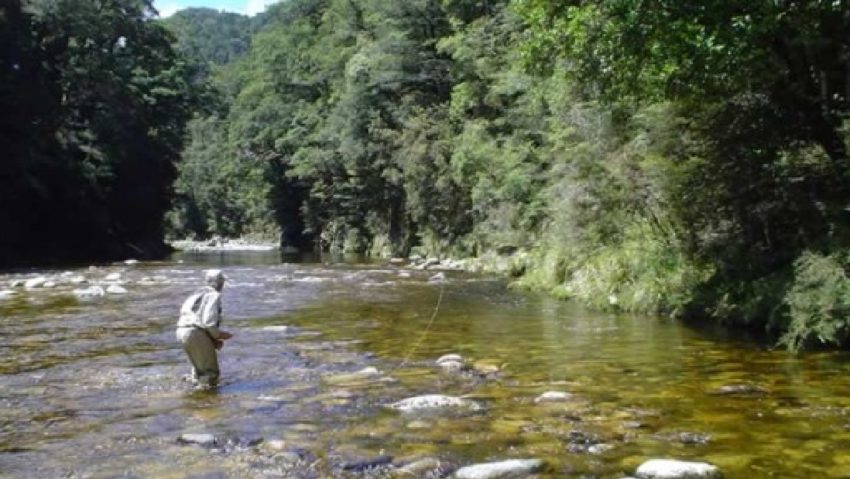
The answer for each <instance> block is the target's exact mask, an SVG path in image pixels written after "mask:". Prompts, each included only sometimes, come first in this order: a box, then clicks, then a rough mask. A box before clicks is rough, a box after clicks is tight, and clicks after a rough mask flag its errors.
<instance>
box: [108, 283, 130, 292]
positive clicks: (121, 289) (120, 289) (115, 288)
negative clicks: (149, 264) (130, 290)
mask: <svg viewBox="0 0 850 479" xmlns="http://www.w3.org/2000/svg"><path fill="white" fill-rule="evenodd" d="M106 292H107V293H109V294H127V289H126V288H124V287H123V286H118V285H117V284H112V285H109V286H108V287H107V288H106Z"/></svg>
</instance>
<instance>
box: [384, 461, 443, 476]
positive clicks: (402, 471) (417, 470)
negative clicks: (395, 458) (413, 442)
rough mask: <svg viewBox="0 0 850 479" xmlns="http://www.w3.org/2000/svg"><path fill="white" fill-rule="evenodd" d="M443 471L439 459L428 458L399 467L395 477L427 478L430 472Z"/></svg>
mask: <svg viewBox="0 0 850 479" xmlns="http://www.w3.org/2000/svg"><path fill="white" fill-rule="evenodd" d="M442 469H443V463H442V462H440V460H439V459H435V458H433V457H426V458H424V459H419V460H418V461H413V462H411V463H409V464H405V465H404V466H401V467H399V468H398V469H396V470H395V474H394V475H393V477H426V475H427V474H428V473H429V472H433V471H437V470H442Z"/></svg>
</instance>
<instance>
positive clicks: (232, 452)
mask: <svg viewBox="0 0 850 479" xmlns="http://www.w3.org/2000/svg"><path fill="white" fill-rule="evenodd" d="M213 266H215V267H222V268H223V269H225V273H226V274H227V275H228V276H229V277H230V278H231V280H230V281H229V283H228V285H227V287H226V289H225V292H224V312H225V324H226V329H230V330H231V331H233V332H234V333H235V337H234V339H233V340H231V341H229V342H228V343H227V345H226V346H225V348H224V350H223V351H222V353H221V365H222V371H223V383H222V385H221V386H220V387H219V388H218V389H217V390H216V391H213V392H203V391H195V390H193V389H192V388H191V386H190V384H189V383H187V382H185V381H184V380H183V379H182V376H183V375H184V374H186V373H187V372H188V365H187V363H186V360H185V358H184V356H183V353H182V351H181V350H180V348H179V344H177V343H176V342H175V340H174V331H173V325H174V323H175V321H176V311H177V309H178V308H179V305H180V303H181V301H182V299H183V298H184V297H185V296H187V295H188V294H189V293H190V292H192V291H193V290H194V289H195V288H196V287H197V285H198V282H199V278H200V277H201V271H202V270H203V269H204V268H207V267H213ZM115 272H119V273H120V274H121V278H120V280H119V281H120V282H122V283H123V286H124V287H125V288H126V289H127V290H128V293H127V294H125V295H109V294H107V295H105V296H103V297H94V298H90V299H77V298H76V297H75V296H74V294H73V292H72V291H73V290H74V289H78V288H83V287H87V286H91V285H92V284H101V283H102V284H106V283H104V281H105V278H106V276H107V275H108V274H110V273H115ZM62 274H63V272H62V271H48V270H41V271H31V272H17V273H14V274H11V273H9V274H4V275H0V290H8V289H10V288H9V283H10V282H11V281H13V280H16V279H20V278H30V277H33V276H37V275H45V276H49V277H51V278H54V277H55V278H57V282H58V283H59V284H58V286H56V287H55V288H52V289H36V290H31V291H26V290H24V289H23V288H17V289H16V290H15V291H16V292H17V293H18V294H16V295H13V296H11V297H8V298H5V299H0V321H2V328H0V338H2V341H1V342H0V475H3V476H6V477H145V478H147V477H151V478H169V477H174V478H182V477H208V478H212V477H299V478H300V477H304V478H307V477H362V476H364V475H368V476H372V477H374V476H380V475H382V474H384V473H385V472H386V471H387V470H388V468H384V469H380V468H379V469H374V470H371V471H367V472H358V471H357V470H351V471H349V470H347V469H346V468H345V465H346V464H349V465H350V464H352V463H353V462H356V461H358V460H364V459H365V460H371V459H374V458H377V457H378V456H381V455H389V456H392V457H393V459H394V461H395V462H396V463H404V462H408V461H411V460H414V459H418V458H422V457H434V458H438V459H441V460H443V461H445V462H446V463H449V464H451V465H454V466H463V465H467V464H472V463H477V462H484V461H491V460H502V459H509V458H540V459H544V460H545V461H546V462H547V464H548V471H547V472H546V473H544V474H542V475H541V476H540V477H600V478H608V477H611V478H620V477H623V476H625V475H629V474H633V473H634V470H635V468H636V467H637V466H638V465H639V464H640V463H641V462H643V461H645V460H647V459H650V458H655V457H673V458H679V459H688V460H699V461H708V462H711V463H714V464H716V465H718V466H719V467H720V468H721V470H722V471H723V472H724V473H725V475H726V477H727V478H729V477H731V478H734V477H748V478H759V477H783V478H789V477H792V478H794V477H800V478H804V477H850V454H847V453H846V451H847V450H850V415H849V413H850V374H848V373H850V361H848V356H847V355H846V354H841V353H814V354H807V355H801V356H797V357H794V356H790V355H788V354H787V353H785V352H784V351H781V350H770V349H769V348H766V347H764V346H762V345H759V344H757V343H748V342H745V341H738V340H734V339H729V338H724V339H720V338H718V337H716V336H713V335H711V334H709V333H706V332H700V331H695V330H692V329H688V328H686V327H683V326H682V325H680V324H679V323H677V322H673V321H668V320H661V319H655V318H646V317H633V316H616V315H601V314H595V313H589V312H587V311H583V310H582V309H579V308H577V307H576V306H574V305H571V304H568V303H563V302H558V301H553V300H551V299H548V298H545V297H541V296H538V295H532V294H525V293H517V292H512V291H509V290H508V289H507V288H506V286H505V284H504V282H503V281H501V280H499V279H495V278H488V277H482V276H473V275H468V274H464V273H457V272H447V273H446V276H447V281H446V282H445V283H430V282H429V281H428V279H429V277H430V276H432V275H433V274H434V272H428V271H415V270H408V269H404V268H400V267H395V266H387V265H383V264H371V265H369V264H356V263H332V264H326V263H318V262H314V263H281V262H280V258H279V257H278V256H276V255H274V254H270V253H251V254H238V253H226V254H196V255H183V256H178V257H175V258H174V260H172V261H168V262H161V263H142V264H138V265H133V266H127V265H124V264H117V265H106V266H101V267H98V268H95V269H91V270H90V269H88V268H83V269H79V270H72V271H70V272H69V273H65V274H64V276H62ZM76 275H82V276H85V277H86V279H87V280H88V281H89V283H88V284H82V285H79V284H78V285H73V284H70V283H69V282H68V281H69V278H72V277H73V276H76ZM0 297H2V296H0ZM438 305H439V307H437V306H438ZM432 320H433V321H432ZM447 353H458V354H461V355H462V356H464V358H466V360H467V362H468V364H469V365H474V366H475V368H477V370H476V369H471V370H469V371H466V372H463V373H447V372H443V371H441V370H440V369H439V368H438V367H436V366H435V364H434V362H435V360H436V359H437V358H438V357H439V356H441V355H443V354H447ZM366 367H374V368H376V369H377V370H378V371H380V374H371V375H370V374H365V373H364V374H357V373H356V372H357V371H361V370H363V369H364V368H366ZM729 385H746V386H747V387H749V390H743V391H741V392H739V393H736V394H718V392H719V390H720V388H722V387H723V386H729ZM546 391H564V392H569V393H571V394H573V396H572V398H571V399H570V400H568V401H566V402H559V403H537V402H535V401H534V399H535V398H536V397H537V396H539V395H540V394H541V393H543V392H546ZM431 393H440V394H447V395H455V396H466V397H468V398H472V399H474V400H475V401H477V402H478V403H479V404H480V405H482V406H484V409H483V410H482V411H478V412H473V413H453V414H446V413H439V414H434V413H431V414H418V415H415V414H414V415H412V414H401V413H398V412H395V411H392V410H389V409H387V408H385V407H384V405H386V404H389V403H391V402H394V401H397V400H400V399H403V398H406V397H409V396H413V395H418V394H431ZM184 433H211V434H215V435H217V436H218V437H219V438H230V440H229V442H220V444H219V446H218V447H215V448H204V447H200V446H197V445H183V444H180V443H178V441H177V438H178V437H179V436H180V435H181V434H184ZM259 438H262V439H263V440H264V441H263V442H262V443H261V444H259V445H256V446H254V445H252V444H253V442H255V441H254V440H255V439H259ZM352 469H357V468H352Z"/></svg>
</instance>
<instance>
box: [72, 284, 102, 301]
mask: <svg viewBox="0 0 850 479" xmlns="http://www.w3.org/2000/svg"><path fill="white" fill-rule="evenodd" d="M104 294H106V292H105V291H104V290H103V288H101V287H100V286H91V287H89V288H85V289H75V290H74V295H75V296H77V297H79V298H93V297H97V296H103V295H104Z"/></svg>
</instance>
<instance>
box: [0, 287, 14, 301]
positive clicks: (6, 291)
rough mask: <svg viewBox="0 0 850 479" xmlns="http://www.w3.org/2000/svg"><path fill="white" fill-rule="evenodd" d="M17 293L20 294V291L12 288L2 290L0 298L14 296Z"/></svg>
mask: <svg viewBox="0 0 850 479" xmlns="http://www.w3.org/2000/svg"><path fill="white" fill-rule="evenodd" d="M16 294H18V293H16V292H14V291H12V290H11V289H4V290H2V291H0V299H6V298H11V297H12V296H14V295H16Z"/></svg>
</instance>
